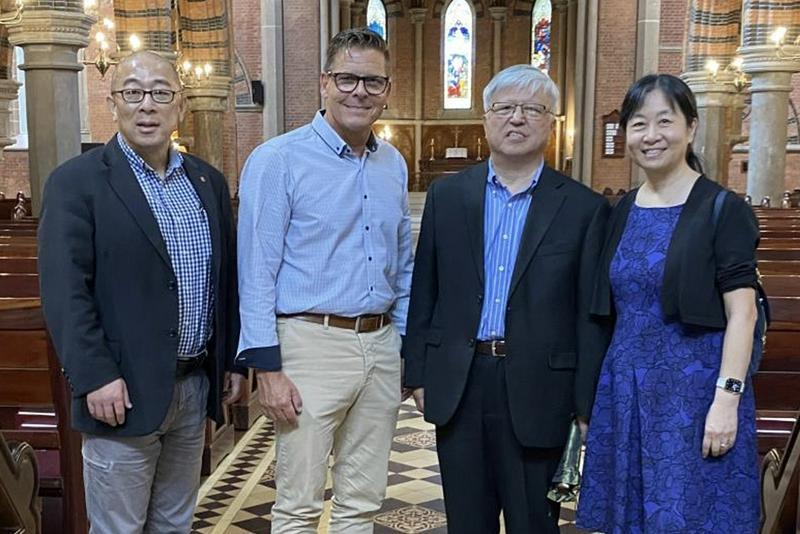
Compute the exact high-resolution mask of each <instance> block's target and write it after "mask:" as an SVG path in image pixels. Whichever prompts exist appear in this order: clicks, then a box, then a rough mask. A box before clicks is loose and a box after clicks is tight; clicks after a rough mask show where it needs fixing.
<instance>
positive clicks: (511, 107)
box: [489, 102, 551, 120]
mask: <svg viewBox="0 0 800 534" xmlns="http://www.w3.org/2000/svg"><path fill="white" fill-rule="evenodd" d="M517 108H520V110H522V114H523V115H524V116H525V117H527V118H529V119H532V120H541V119H543V118H544V117H545V116H546V115H547V114H548V113H551V112H550V110H549V109H547V106H545V105H542V104H512V103H511V102H494V103H493V104H492V105H491V106H489V111H491V112H492V113H494V114H495V115H497V116H498V117H510V116H512V115H513V114H514V113H515V112H516V111H517Z"/></svg>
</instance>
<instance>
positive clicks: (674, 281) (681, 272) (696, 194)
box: [591, 176, 759, 329]
mask: <svg viewBox="0 0 800 534" xmlns="http://www.w3.org/2000/svg"><path fill="white" fill-rule="evenodd" d="M722 189H723V188H722V186H721V185H719V184H717V183H715V182H712V181H711V180H709V179H707V178H706V177H704V176H701V177H699V178H698V179H697V181H696V182H695V184H694V186H693V187H692V190H691V192H690V193H689V197H688V198H687V199H686V203H685V204H684V206H683V209H682V211H681V214H680V216H679V217H678V223H677V225H676V226H675V230H674V232H673V234H672V239H671V240H670V244H669V248H668V249H667V257H666V260H665V264H664V280H663V285H662V287H661V308H662V309H663V310H664V314H665V315H666V316H667V317H670V318H674V319H677V320H679V321H681V322H682V323H684V324H690V325H694V326H700V327H706V328H716V329H722V328H725V325H726V324H727V319H726V317H725V305H724V303H723V301H722V293H725V292H727V291H733V290H734V289H737V288H740V287H753V288H755V287H756V281H757V279H758V277H757V274H756V256H755V252H756V247H757V246H758V239H759V233H758V221H757V220H756V217H755V215H754V214H753V210H752V208H750V206H748V205H747V204H746V203H745V201H744V200H742V199H741V198H739V197H738V196H736V195H735V194H734V193H732V192H731V193H729V194H728V195H726V197H725V201H724V203H723V204H722V209H721V210H720V212H719V219H718V220H717V223H716V225H715V224H714V223H713V221H712V214H713V210H714V199H715V198H716V196H717V193H718V192H719V191H721V190H722ZM637 191H638V189H634V190H632V191H630V192H629V193H628V194H627V195H625V196H624V197H622V198H621V199H620V201H619V202H618V203H617V205H616V206H615V207H614V210H613V212H612V214H611V217H610V219H609V222H608V237H607V239H606V243H605V246H604V247H603V253H602V259H601V262H600V266H599V268H598V271H597V274H598V277H597V283H596V286H595V289H594V295H593V297H592V307H591V311H592V313H593V314H595V315H598V316H613V315H614V304H613V300H612V294H611V285H610V280H609V270H610V267H611V260H612V259H613V258H614V254H615V253H616V252H617V246H618V245H619V240H620V238H621V237H622V233H623V231H624V230H625V225H626V223H627V221H628V213H630V209H631V206H632V205H633V203H634V201H635V200H636V193H637Z"/></svg>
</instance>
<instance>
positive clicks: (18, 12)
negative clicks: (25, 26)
mask: <svg viewBox="0 0 800 534" xmlns="http://www.w3.org/2000/svg"><path fill="white" fill-rule="evenodd" d="M24 10H25V1H24V0H16V1H15V2H14V11H9V12H8V13H3V14H2V15H0V24H3V25H5V24H17V23H19V22H21V21H22V12H23V11H24Z"/></svg>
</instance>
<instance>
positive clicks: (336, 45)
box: [324, 27, 389, 72]
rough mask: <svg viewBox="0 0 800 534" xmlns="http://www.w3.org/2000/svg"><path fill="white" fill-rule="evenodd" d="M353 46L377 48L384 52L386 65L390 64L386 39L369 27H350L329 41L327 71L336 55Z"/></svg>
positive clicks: (326, 59) (326, 58)
mask: <svg viewBox="0 0 800 534" xmlns="http://www.w3.org/2000/svg"><path fill="white" fill-rule="evenodd" d="M351 48H362V49H367V50H377V51H378V52H382V53H383V58H384V59H385V60H386V65H387V67H388V65H389V48H388V47H387V46H386V41H385V40H384V39H383V37H381V36H380V35H378V34H377V33H375V32H374V31H372V30H370V29H369V28H367V27H364V28H350V29H349V30H342V31H340V32H339V33H337V34H336V35H335V36H334V37H333V39H331V42H330V43H328V52H327V54H326V56H325V69H324V70H325V72H328V71H329V70H331V67H332V66H333V62H334V61H335V60H336V56H337V55H338V54H339V52H341V51H342V50H344V51H349V50H350V49H351Z"/></svg>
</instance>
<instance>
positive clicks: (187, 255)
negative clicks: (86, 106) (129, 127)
mask: <svg viewBox="0 0 800 534" xmlns="http://www.w3.org/2000/svg"><path fill="white" fill-rule="evenodd" d="M117 139H118V141H119V146H120V147H121V148H122V151H123V152H124V153H125V156H126V158H127V159H128V163H129V164H130V167H131V170H132V171H133V174H134V175H135V176H136V180H137V181H138V182H139V186H140V187H141V188H142V192H143V193H144V196H145V198H146V199H147V203H148V204H149V205H150V209H151V210H152V212H153V216H154V217H155V218H156V221H157V222H158V228H159V229H160V230H161V236H162V237H163V238H164V242H165V244H166V245H167V253H168V254H169V257H170V260H171V262H172V269H173V271H174V272H175V276H176V278H177V282H178V354H182V355H190V354H196V353H197V352H199V351H201V350H203V349H204V348H205V346H206V341H208V338H209V337H210V336H211V317H212V312H213V299H212V295H213V288H212V281H211V234H210V231H209V228H208V215H207V214H206V210H205V209H204V208H203V203H202V202H200V199H199V198H198V196H197V192H196V191H195V190H194V187H193V186H192V183H191V182H190V181H189V177H188V176H187V174H186V171H184V169H183V156H182V155H181V154H180V153H179V152H177V151H175V150H170V156H169V164H168V165H167V172H166V177H165V178H164V179H163V180H162V179H161V178H160V177H159V176H158V174H157V173H156V172H155V171H154V170H153V168H152V167H150V165H148V164H147V163H145V161H144V160H143V159H142V158H141V157H140V156H139V155H138V154H137V153H136V152H134V151H133V149H132V148H131V147H130V146H129V145H128V144H127V143H126V142H125V139H124V138H123V137H122V135H120V134H117Z"/></svg>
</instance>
